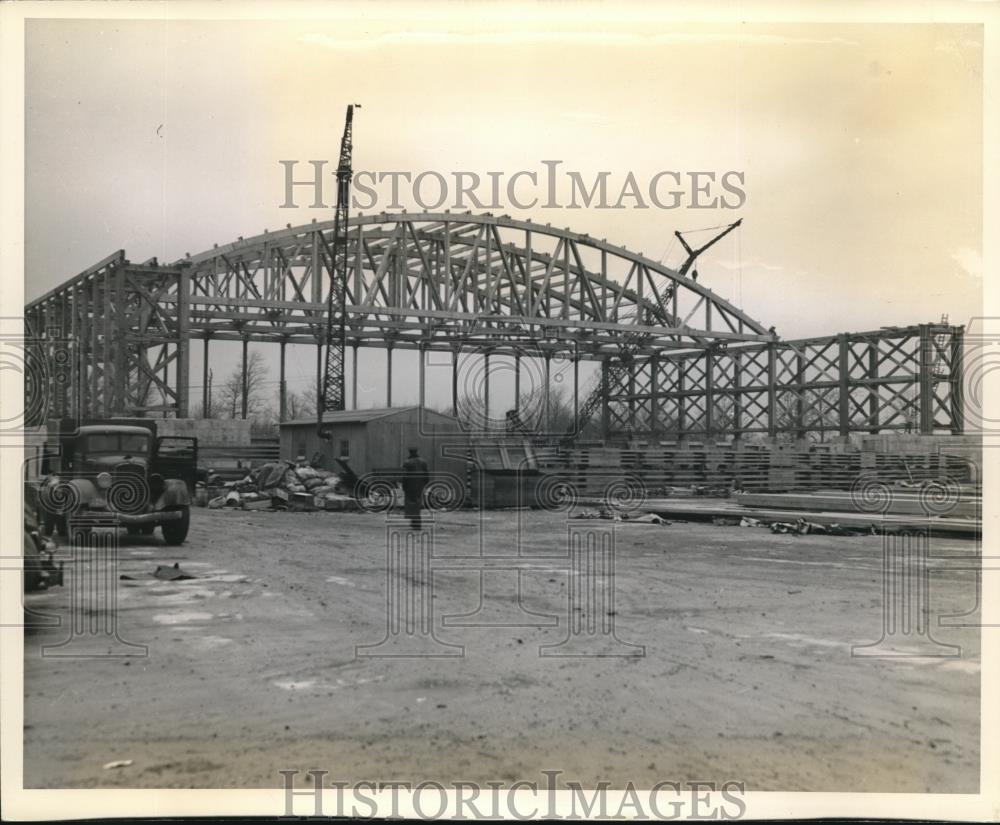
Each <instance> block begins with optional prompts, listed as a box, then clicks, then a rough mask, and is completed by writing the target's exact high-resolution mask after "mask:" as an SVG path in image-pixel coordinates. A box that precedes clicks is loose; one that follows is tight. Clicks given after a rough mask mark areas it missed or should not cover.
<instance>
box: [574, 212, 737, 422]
mask: <svg viewBox="0 0 1000 825" xmlns="http://www.w3.org/2000/svg"><path fill="white" fill-rule="evenodd" d="M741 223H743V219H742V218H740V219H739V220H738V221H736V222H735V223H731V224H729V226H727V227H726V228H725V229H724V230H723V231H722V232H720V233H719V234H717V235H715V236H714V237H713V238H712V239H711V240H709V241H708V243H705V244H702V245H701V246H699V247H697V248H694V247H692V246H691V245H690V244H688V242H687V241H685V240H684V236H683V235H682V234H681V233H680V232H674V234H675V235H676V236H677V240H679V241H680V242H681V245H682V246H683V247H684V250H685V251H686V252H687V259H686V260H685V261H684V263H683V264H681V267H680V269H678V270H677V274H678V275H683V276H684V277H687V274H688V272H690V271H691V267H692V266H694V262H695V261H697V260H698V256H699V255H701V253H702V252H704V251H705V250H707V249H708V248H709V247H711V246H713V245H714V244H716V243H718V242H719V241H721V240H722V239H723V238H724V237H726V235H728V234H729V233H730V232H732V231H733V230H734V229H736V228H737V227H738V226H739V225H740V224H741ZM695 277H697V275H696V276H695ZM675 289H677V284H671V285H670V286H669V287H668V288H667V289H666V291H665V292H664V293H663V295H662V296H661V298H660V308H661V309H662V310H663V311H666V310H667V306H666V299H667V298H668V297H670V296H672V295H673V292H674V290H675ZM647 337H648V336H647V335H645V334H644V333H640V334H638V335H635V336H632V337H631V340H629V341H627V342H626V343H625V345H624V346H622V348H621V350H620V351H619V353H618V357H617V358H616V359H615V360H613V361H609V362H608V371H607V373H606V374H605V375H604V376H603V377H602V380H601V381H600V382H599V383H598V385H597V386H596V387H594V389H593V390H591V391H590V393H589V394H588V395H587V397H586V398H585V399H584V401H583V404H582V405H581V406H580V409H579V411H578V413H577V420H576V421H575V422H573V425H572V427H571V431H570V432H571V433H574V434H579V433H580V431H581V430H582V429H583V428H584V427H585V426H586V425H587V423H588V422H589V421H590V419H591V418H593V416H594V413H596V412H597V410H598V408H599V407H600V406H601V404H602V403H603V402H604V399H605V396H606V394H607V393H608V392H609V391H610V388H611V387H613V386H615V385H617V384H618V383H620V382H621V381H622V380H623V379H624V378H625V377H626V376H627V375H628V368H629V365H630V364H631V363H632V360H633V359H634V357H635V354H636V353H637V352H638V351H639V349H640V347H641V346H642V344H643V343H644V341H645V340H646V338H647Z"/></svg>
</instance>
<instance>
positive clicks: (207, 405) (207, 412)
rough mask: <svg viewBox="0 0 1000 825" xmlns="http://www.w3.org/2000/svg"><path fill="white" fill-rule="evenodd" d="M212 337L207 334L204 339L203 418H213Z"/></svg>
mask: <svg viewBox="0 0 1000 825" xmlns="http://www.w3.org/2000/svg"><path fill="white" fill-rule="evenodd" d="M210 338H211V336H210V335H209V334H208V333H205V337H204V338H203V339H202V357H203V358H204V363H203V364H202V365H201V417H202V418H211V417H212V410H211V407H212V401H211V399H210V398H209V397H208V341H209V339H210Z"/></svg>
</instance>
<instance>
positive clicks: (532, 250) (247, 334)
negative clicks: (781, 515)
mask: <svg viewBox="0 0 1000 825" xmlns="http://www.w3.org/2000/svg"><path fill="white" fill-rule="evenodd" d="M348 227H349V229H348V233H347V236H348V237H347V283H346V303H347V306H346V316H347V321H346V329H345V337H346V344H347V346H351V347H354V348H355V353H356V352H357V349H356V348H357V347H361V346H365V347H383V348H388V349H390V350H392V349H394V348H409V349H418V350H421V351H426V350H444V351H450V352H451V353H452V359H453V360H452V363H453V364H457V354H458V353H459V352H461V351H463V350H467V349H468V348H476V349H477V350H478V351H479V352H484V353H485V354H486V355H485V360H486V363H487V364H488V363H489V354H490V353H497V354H509V355H513V356H515V358H516V357H518V356H522V355H525V354H528V355H538V356H540V357H543V358H549V357H551V356H553V355H555V354H563V355H568V356H569V357H570V358H571V359H574V360H575V361H579V360H580V359H592V360H598V361H601V362H604V363H605V364H608V363H610V362H612V361H613V360H615V359H619V360H621V356H622V355H623V354H625V355H627V365H628V369H627V370H625V371H622V370H615V371H614V373H615V374H617V375H622V376H624V377H623V378H622V379H621V380H619V381H618V382H616V383H615V384H614V385H612V384H611V383H610V382H607V386H606V391H605V393H604V404H603V405H602V406H603V409H602V424H603V428H604V430H605V432H606V433H607V434H614V433H616V432H624V431H630V432H636V433H641V432H649V433H666V434H669V433H678V434H682V433H693V434H705V435H719V436H723V435H726V434H733V435H739V434H742V433H752V432H759V433H770V434H774V433H776V432H779V431H794V432H801V431H806V430H816V429H820V430H824V431H825V430H837V431H839V432H851V431H857V430H863V431H871V430H873V429H887V428H888V429H891V428H894V427H895V428H903V427H904V426H906V424H905V423H904V422H905V421H906V420H907V419H906V418H905V416H906V413H905V412H900V410H899V409H898V407H899V405H900V404H901V403H904V402H905V404H904V406H906V405H912V404H913V403H916V405H917V409H918V410H919V424H918V426H919V428H920V429H921V431H933V430H936V429H939V428H946V429H950V430H952V431H960V430H961V426H962V424H961V393H960V391H956V389H955V388H956V387H958V386H959V384H960V370H959V361H960V359H959V358H958V357H957V356H956V353H958V352H959V350H960V348H961V329H960V328H956V327H944V326H925V327H920V328H919V329H918V328H912V329H910V328H908V329H905V330H896V331H894V330H883V331H879V332H874V333H865V334H861V335H848V336H839V337H836V336H835V337H832V338H823V339H814V340H810V341H800V342H781V341H779V340H778V339H777V337H776V336H775V335H774V334H773V333H772V332H770V331H768V330H767V329H766V328H765V327H764V326H763V325H762V324H761V323H759V322H758V321H756V320H754V319H753V318H750V317H749V316H747V315H746V314H745V313H744V312H742V311H741V310H740V309H739V308H737V307H735V306H733V305H732V304H730V303H729V302H727V301H725V300H724V299H723V298H721V297H720V296H718V295H716V294H715V293H713V292H712V291H711V290H710V289H708V288H707V287H705V286H704V285H702V284H700V283H697V282H696V281H694V280H693V279H692V278H688V277H686V276H685V275H683V274H681V273H679V272H678V271H676V270H674V269H671V268H670V267H667V266H664V265H663V264H660V263H658V262H656V261H653V260H651V259H649V258H646V257H645V256H643V255H641V254H638V253H635V252H631V251H629V250H627V249H625V248H623V247H620V246H616V245H613V244H610V243H608V242H607V241H606V240H603V239H597V238H592V237H590V236H589V235H585V234H580V233H575V232H572V231H571V230H569V229H558V228H555V227H552V226H550V225H541V224H537V223H532V222H530V221H518V220H514V219H512V218H509V217H506V216H494V215H490V214H483V215H473V214H469V213H466V214H453V213H448V212H443V213H431V214H428V213H420V214H417V213H396V214H387V213H381V214H378V215H370V216H364V215H357V216H354V217H352V218H351V219H350V221H349V224H348ZM333 232H334V225H333V221H327V222H322V223H317V222H313V223H310V224H306V225H302V226H297V227H291V226H289V227H287V228H286V229H283V230H280V231H276V232H267V231H265V232H264V233H263V234H261V235H258V236H256V237H251V238H246V239H244V238H240V239H238V240H237V241H235V242H234V243H231V244H228V245H225V246H216V247H214V248H212V249H210V250H207V251H205V252H202V253H200V254H197V255H188V256H186V257H185V258H183V259H181V260H178V261H175V262H173V263H171V264H169V265H162V264H159V263H158V262H157V261H156V260H155V259H151V260H149V261H146V262H144V263H141V264H134V263H131V262H130V261H128V260H127V259H126V257H125V253H124V252H122V251H119V252H116V253H115V254H114V255H111V256H110V257H108V258H106V259H105V260H103V261H101V262H100V263H98V264H96V265H95V266H93V267H91V268H90V269H88V270H86V271H85V272H83V273H81V274H79V275H77V276H76V277H74V278H72V279H70V280H69V281H67V282H66V283H64V284H62V285H61V286H59V287H57V288H56V289H54V290H52V291H50V292H49V293H47V294H46V295H44V296H42V297H40V298H38V299H37V300H35V301H32V302H31V303H30V304H29V305H28V306H27V307H26V309H25V318H26V325H27V327H28V334H29V335H30V336H31V337H32V338H33V339H36V340H38V341H39V342H40V349H41V351H42V354H41V358H42V360H43V361H44V362H45V363H46V364H49V365H52V364H59V365H61V367H60V372H59V380H58V382H57V383H56V384H55V385H54V388H53V390H52V392H51V393H50V399H49V405H48V410H47V414H48V415H64V414H75V415H80V416H95V415H102V416H107V415H114V414H127V415H136V414H139V415H142V414H154V415H175V416H178V417H186V416H187V415H188V414H189V406H190V405H189V385H190V380H189V360H190V358H189V356H190V353H189V348H190V342H191V340H192V339H200V340H202V342H203V346H204V351H205V358H204V362H203V363H204V367H203V369H204V371H205V372H204V375H203V380H202V386H203V388H204V389H203V399H204V400H207V396H205V393H206V392H207V385H208V380H207V379H208V365H209V344H210V342H211V341H213V340H215V341H223V340H228V341H241V342H242V343H243V347H244V354H245V353H246V346H247V344H248V343H249V342H269V343H273V344H276V345H280V347H281V372H282V375H281V378H282V386H284V384H283V381H284V363H285V358H284V355H285V345H286V344H303V343H305V344H313V345H315V346H316V348H317V353H318V355H321V353H322V345H323V342H324V338H325V332H326V324H327V308H328V299H329V295H328V293H327V290H328V289H329V284H330V281H331V278H330V274H331V270H332V269H333V265H334V262H333ZM935 353H937V354H935ZM245 363H246V358H244V364H245ZM388 363H389V368H390V369H391V363H392V360H391V358H390V359H389V362H388ZM420 364H421V372H423V358H421V359H420ZM321 366H322V361H321V358H319V357H318V358H317V378H318V379H319V378H321V374H320V373H321ZM488 369H489V367H488V366H487V371H488ZM607 374H608V370H605V377H607ZM423 379H424V376H423V374H421V376H420V385H421V399H423V389H422V388H423ZM956 382H958V383H956ZM487 384H488V382H487ZM390 386H391V381H390ZM912 394H915V397H913V398H911V397H910V395H912ZM828 395H829V396H830V397H829V398H828V397H827V396H828ZM833 395H836V399H835V400H831V399H832V397H833ZM453 396H454V382H453ZM900 399H902V401H900ZM452 401H453V405H454V403H455V398H454V397H453V399H452ZM390 404H391V400H390ZM818 404H823V405H826V406H827V407H829V406H830V405H831V404H832V405H833V407H835V409H836V412H837V417H836V419H835V420H834V419H833V418H831V417H830V416H827V417H825V418H824V419H823V421H822V422H819V424H818V426H813V424H815V423H816V422H812V421H811V419H809V418H808V414H807V412H808V411H810V410H814V409H817V405H818ZM789 405H791V407H792V408H793V409H795V410H799V409H801V410H802V411H803V412H802V414H801V415H798V416H797V417H796V416H795V415H791V416H789V415H788V414H786V413H785V412H783V411H784V410H787V408H788V407H789ZM203 408H207V404H206V405H205V406H204V407H203ZM906 409H909V407H908V406H907V407H906ZM894 411H895V412H894ZM901 415H902V416H903V417H902V418H901V417H900V416H901Z"/></svg>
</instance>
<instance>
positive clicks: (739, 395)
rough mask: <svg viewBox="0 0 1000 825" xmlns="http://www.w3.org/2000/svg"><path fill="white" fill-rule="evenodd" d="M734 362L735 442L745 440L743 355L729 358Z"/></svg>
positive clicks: (737, 353) (737, 354) (736, 354)
mask: <svg viewBox="0 0 1000 825" xmlns="http://www.w3.org/2000/svg"><path fill="white" fill-rule="evenodd" d="M729 357H730V358H732V361H733V440H734V441H741V440H742V439H743V353H741V352H736V353H735V354H734V355H731V356H729Z"/></svg>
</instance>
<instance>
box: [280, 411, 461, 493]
mask: <svg viewBox="0 0 1000 825" xmlns="http://www.w3.org/2000/svg"><path fill="white" fill-rule="evenodd" d="M323 424H324V427H326V428H328V429H329V431H330V435H331V437H330V439H329V440H325V439H321V438H320V437H319V435H318V433H317V432H316V419H315V418H313V419H308V420H298V421H286V422H284V423H283V424H281V425H280V433H281V457H282V458H283V459H286V460H288V461H294V460H295V459H297V458H298V457H299V456H305V459H306V460H307V461H313V460H314V459H321V466H323V467H325V468H326V469H328V470H337V469H338V464H337V462H336V459H338V458H339V459H342V460H343V461H345V462H347V464H348V465H349V466H350V468H351V469H352V470H353V471H354V472H355V473H357V475H359V476H362V475H364V474H365V473H370V472H372V471H374V470H386V469H398V468H400V467H402V465H403V462H404V461H405V460H406V458H407V456H408V455H409V453H408V449H409V448H410V447H416V448H417V449H418V450H420V455H421V456H422V457H423V459H424V461H426V462H427V464H428V466H429V468H430V470H431V472H432V474H433V473H445V472H448V473H453V474H455V475H456V476H459V477H461V478H464V476H465V465H466V451H467V450H468V446H469V439H468V437H467V436H466V435H465V433H463V432H462V427H461V424H459V422H458V419H456V418H452V417H451V416H448V415H444V414H442V413H439V412H435V411H434V410H431V409H428V408H427V407H416V406H414V407H379V408H375V409H368V410H344V411H342V412H332V413H325V414H324V415H323Z"/></svg>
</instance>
